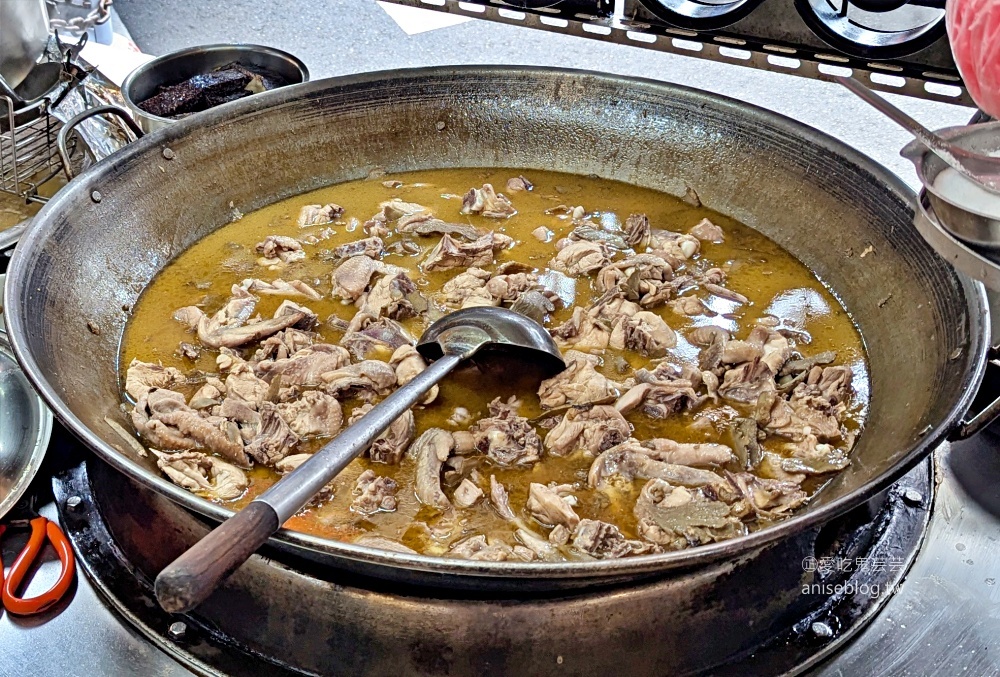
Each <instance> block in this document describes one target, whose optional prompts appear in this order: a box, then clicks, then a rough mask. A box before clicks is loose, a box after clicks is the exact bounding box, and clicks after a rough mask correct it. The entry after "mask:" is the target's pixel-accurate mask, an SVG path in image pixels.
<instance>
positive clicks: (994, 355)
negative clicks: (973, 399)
mask: <svg viewBox="0 0 1000 677" xmlns="http://www.w3.org/2000/svg"><path fill="white" fill-rule="evenodd" d="M987 360H988V364H987V368H988V367H989V366H990V364H992V365H993V366H994V367H998V366H1000V345H996V346H993V347H991V348H990V353H989V357H988V358H987ZM989 378H990V377H989V374H987V376H986V379H989ZM986 382H987V381H986V380H984V383H986ZM982 388H983V386H980V392H982ZM998 418H1000V397H998V398H996V399H995V400H993V401H992V402H990V403H989V404H988V405H986V406H985V407H984V408H983V409H981V410H980V411H979V412H977V413H975V414H971V413H970V412H966V415H965V416H964V417H963V418H962V420H961V421H960V422H959V424H958V427H956V428H955V429H954V430H953V431H952V432H951V433H950V434H949V435H948V440H949V441H951V442H958V441H960V440H966V439H969V438H970V437H973V436H975V435H976V434H978V433H979V432H980V431H981V430H983V429H985V428H987V427H988V426H989V425H990V424H991V423H993V422H994V421H996V420H997V419H998Z"/></svg>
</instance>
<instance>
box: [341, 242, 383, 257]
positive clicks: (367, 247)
mask: <svg viewBox="0 0 1000 677" xmlns="http://www.w3.org/2000/svg"><path fill="white" fill-rule="evenodd" d="M384 251H385V243H384V242H383V241H382V238H380V237H366V238H363V239H361V240H355V241H354V242H348V243H346V244H342V245H340V246H339V247H337V248H336V249H334V250H333V255H334V257H335V258H337V259H349V258H351V257H352V256H367V257H368V258H370V259H376V260H377V259H378V258H379V256H381V255H382V252H384Z"/></svg>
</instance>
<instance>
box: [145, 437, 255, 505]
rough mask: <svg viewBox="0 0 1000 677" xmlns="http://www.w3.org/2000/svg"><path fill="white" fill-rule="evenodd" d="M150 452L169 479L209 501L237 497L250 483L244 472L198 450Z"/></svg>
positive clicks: (229, 499) (153, 450) (227, 499)
mask: <svg viewBox="0 0 1000 677" xmlns="http://www.w3.org/2000/svg"><path fill="white" fill-rule="evenodd" d="M150 451H152V452H153V455H155V456H156V467H158V468H159V469H160V471H161V472H162V473H163V474H164V475H166V476H167V478H168V479H169V480H170V481H171V482H173V483H174V484H176V485H177V486H179V487H181V488H183V489H187V490H188V491H190V492H192V493H194V494H197V495H199V496H201V497H203V498H207V499H209V500H217V501H231V500H233V499H236V498H239V497H240V496H242V495H243V492H245V491H246V489H247V487H248V486H249V484H250V481H249V480H248V479H247V476H246V473H244V472H243V471H242V470H240V469H239V468H237V467H236V466H234V465H232V464H231V463H226V462H225V461H223V460H222V459H219V458H216V457H214V456H208V455H207V454H203V453H201V452H198V451H176V452H173V453H165V452H162V451H157V450H156V449H151V450H150Z"/></svg>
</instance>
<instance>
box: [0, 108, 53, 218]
mask: <svg viewBox="0 0 1000 677" xmlns="http://www.w3.org/2000/svg"><path fill="white" fill-rule="evenodd" d="M49 106H50V101H49V100H48V99H47V98H43V99H40V100H39V101H37V102H35V103H33V104H31V105H29V106H27V107H25V108H21V109H19V110H15V109H14V102H13V101H12V100H11V99H10V98H8V97H6V96H0V192H4V193H10V194H12V195H16V196H18V197H20V198H23V199H24V200H25V201H27V202H39V203H42V202H46V201H47V200H48V198H47V197H45V196H43V195H40V194H39V193H38V187H39V186H41V185H42V184H43V183H45V182H46V181H48V180H50V179H52V178H53V177H55V176H56V175H57V174H59V173H60V172H62V168H63V166H62V161H61V160H60V159H59V153H58V151H57V149H56V136H58V134H59V129H60V128H61V127H62V123H61V122H60V121H59V120H58V119H56V118H55V117H54V116H53V115H52V114H51V113H50V110H49Z"/></svg>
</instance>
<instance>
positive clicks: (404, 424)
mask: <svg viewBox="0 0 1000 677" xmlns="http://www.w3.org/2000/svg"><path fill="white" fill-rule="evenodd" d="M371 410H372V405H371V404H363V405H361V406H360V407H357V408H355V409H354V411H352V412H351V417H350V419H348V421H347V425H349V426H351V425H354V424H355V423H357V422H358V421H359V420H361V417H362V416H364V415H365V414H367V413H368V412H369V411H371ZM415 430H416V420H415V419H414V417H413V411H412V410H407V411H406V413H404V414H403V415H402V416H400V417H399V418H397V419H396V420H395V421H393V422H392V423H390V424H389V427H388V428H386V430H385V432H383V433H382V434H381V435H379V436H378V437H377V438H375V441H374V442H372V445H371V447H369V448H368V457H369V458H370V459H371V460H372V461H374V462H375V463H385V464H386V465H397V464H399V461H400V460H401V459H402V458H403V454H404V453H406V448H407V447H408V446H409V444H410V442H411V441H413V434H414V431H415Z"/></svg>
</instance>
